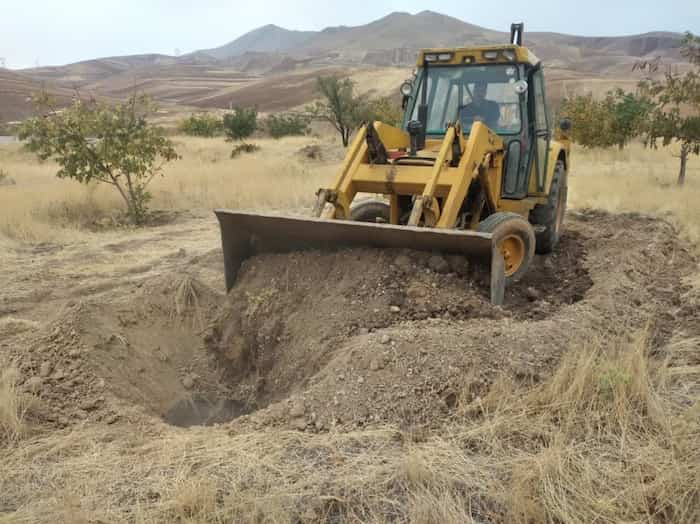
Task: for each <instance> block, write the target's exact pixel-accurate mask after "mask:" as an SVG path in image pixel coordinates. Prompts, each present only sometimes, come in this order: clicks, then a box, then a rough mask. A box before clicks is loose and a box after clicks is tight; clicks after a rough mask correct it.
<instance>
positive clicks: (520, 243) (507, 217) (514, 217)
mask: <svg viewBox="0 0 700 524" xmlns="http://www.w3.org/2000/svg"><path fill="white" fill-rule="evenodd" d="M477 231H479V232H481V233H491V234H492V235H493V238H494V242H495V243H496V245H497V246H498V248H499V249H500V251H501V254H502V255H503V262H504V265H505V268H504V269H505V274H506V284H510V283H512V282H517V281H518V280H520V278H521V277H522V276H523V275H524V274H525V273H526V272H527V270H528V268H529V267H530V263H531V262H532V259H533V257H534V256H535V231H534V230H533V229H532V226H531V225H530V223H529V222H528V221H527V220H525V219H524V218H523V217H522V216H520V215H518V214H517V213H494V214H493V215H490V216H489V217H487V218H486V220H483V221H482V222H479V226H478V228H477Z"/></svg>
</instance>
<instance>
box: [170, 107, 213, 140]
mask: <svg viewBox="0 0 700 524" xmlns="http://www.w3.org/2000/svg"><path fill="white" fill-rule="evenodd" d="M178 130H179V131H180V132H181V133H184V134H185V135H190V136H201V137H206V138H211V137H214V136H217V135H220V134H221V133H223V131H224V123H223V121H222V120H221V119H220V118H218V117H217V116H215V115H212V114H209V113H201V114H194V115H191V116H190V117H189V118H185V119H184V120H181V121H180V124H179V125H178Z"/></svg>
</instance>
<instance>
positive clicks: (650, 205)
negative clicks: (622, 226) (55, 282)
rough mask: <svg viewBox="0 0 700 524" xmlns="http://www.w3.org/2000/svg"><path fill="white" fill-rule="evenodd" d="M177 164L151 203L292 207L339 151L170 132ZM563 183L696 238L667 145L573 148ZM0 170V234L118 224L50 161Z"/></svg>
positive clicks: (574, 193) (325, 179)
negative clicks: (1, 179) (237, 145)
mask: <svg viewBox="0 0 700 524" xmlns="http://www.w3.org/2000/svg"><path fill="white" fill-rule="evenodd" d="M175 141H176V142H177V145H178V149H179V151H180V152H181V154H182V157H183V158H182V160H180V161H178V162H174V163H172V164H170V165H168V166H167V170H166V176H165V177H163V178H159V179H156V180H155V181H154V183H153V185H152V188H151V190H152V193H153V197H154V200H153V203H152V205H153V207H154V208H157V209H174V210H188V209H201V210H210V209H212V208H215V207H230V208H239V209H268V210H284V211H290V210H293V211H299V210H300V209H302V208H305V207H308V206H309V205H311V203H312V200H313V198H314V193H315V191H316V189H318V187H320V186H321V185H324V184H328V183H329V182H330V181H331V180H332V177H333V176H334V175H335V171H336V166H337V164H338V163H339V160H338V159H339V155H342V151H341V150H340V148H339V146H338V145H337V143H336V141H335V140H333V138H332V137H330V138H326V139H323V140H322V142H323V143H324V149H326V150H330V151H331V157H330V159H329V160H327V161H325V162H316V161H311V160H308V159H302V158H301V157H299V156H298V155H297V154H296V153H297V151H298V150H299V149H301V148H302V147H303V146H304V145H306V144H308V143H310V142H318V140H315V139H310V138H306V137H288V138H284V139H282V140H272V139H259V140H255V142H256V143H257V144H259V145H261V146H262V149H261V150H260V151H259V152H257V153H253V154H245V155H242V156H241V157H239V158H235V159H231V158H229V155H230V151H231V144H229V143H226V142H224V141H223V140H221V139H205V138H192V137H176V138H175ZM572 159H573V167H572V176H571V179H570V195H569V198H570V204H571V205H572V206H573V207H594V208H601V209H605V210H608V211H612V212H628V211H636V212H642V213H654V214H659V215H663V216H668V217H670V218H672V219H673V220H675V221H676V222H677V223H679V224H681V225H682V226H683V227H684V228H685V231H686V232H687V234H688V237H689V238H690V240H692V241H693V242H695V243H698V242H700V208H698V206H697V205H696V202H698V201H700V159H698V158H697V157H691V159H690V161H689V168H688V176H687V183H686V186H685V187H684V188H678V187H676V186H675V178H676V173H677V169H678V159H677V158H674V157H673V156H672V151H671V150H669V149H661V150H657V151H654V150H648V149H644V148H643V147H642V146H641V145H639V144H633V145H631V146H630V147H628V148H627V149H625V150H623V151H617V150H607V151H600V150H584V149H581V148H576V149H575V151H574V153H573V156H572ZM0 168H1V169H3V171H5V172H7V173H8V175H9V176H12V178H14V179H15V181H16V182H17V184H16V185H13V186H3V187H0V207H2V209H3V213H2V215H0V235H4V236H6V237H10V238H13V239H18V240H23V241H39V242H40V241H46V240H55V239H62V238H66V239H68V238H73V237H75V234H76V232H75V230H76V229H89V228H93V227H95V226H100V225H110V224H112V223H116V222H118V220H119V215H120V214H121V212H122V203H121V201H120V199H119V197H118V196H117V195H116V194H115V193H114V192H112V191H110V189H111V188H108V187H96V186H89V187H84V186H81V185H79V184H77V183H75V182H72V181H69V180H58V179H56V178H55V177H54V176H53V175H54V173H55V169H56V167H55V166H54V165H53V164H50V163H48V164H39V163H38V162H37V161H36V160H35V159H34V158H33V157H32V156H31V155H29V154H27V153H25V152H23V151H22V150H21V149H20V148H19V147H18V146H17V145H5V146H2V147H0Z"/></svg>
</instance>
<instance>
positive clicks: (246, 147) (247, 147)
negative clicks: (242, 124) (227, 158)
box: [231, 142, 260, 158]
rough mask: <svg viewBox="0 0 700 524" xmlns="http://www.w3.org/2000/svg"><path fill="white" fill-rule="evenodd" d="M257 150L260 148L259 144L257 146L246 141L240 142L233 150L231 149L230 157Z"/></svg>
mask: <svg viewBox="0 0 700 524" xmlns="http://www.w3.org/2000/svg"><path fill="white" fill-rule="evenodd" d="M259 150H260V146H258V145H256V144H247V143H245V142H243V143H242V144H239V145H237V146H236V147H234V148H233V150H232V151H231V158H236V157H237V156H239V155H240V154H241V153H255V152H256V151H259Z"/></svg>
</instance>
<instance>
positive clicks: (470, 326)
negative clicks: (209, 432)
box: [207, 212, 693, 431]
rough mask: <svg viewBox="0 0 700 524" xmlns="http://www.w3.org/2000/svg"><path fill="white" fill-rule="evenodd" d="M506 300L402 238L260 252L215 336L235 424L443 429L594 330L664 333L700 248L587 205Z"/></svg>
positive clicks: (532, 376)
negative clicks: (240, 411)
mask: <svg viewBox="0 0 700 524" xmlns="http://www.w3.org/2000/svg"><path fill="white" fill-rule="evenodd" d="M572 218H573V219H572V220H570V223H569V228H568V229H567V232H566V234H565V236H564V238H563V240H562V243H561V245H560V247H559V249H558V250H557V252H556V253H555V254H553V255H552V256H549V257H538V258H537V260H536V261H535V264H534V267H533V269H532V271H530V273H529V275H528V277H527V278H525V279H524V280H523V281H521V282H520V283H518V284H517V285H514V286H512V287H511V288H510V289H509V290H508V293H507V297H506V304H505V305H504V306H503V307H494V306H492V305H491V304H490V303H489V301H488V297H487V289H488V288H487V285H486V278H487V275H486V274H485V273H484V272H483V271H482V270H480V269H479V268H477V267H470V266H469V264H468V262H467V261H466V260H465V259H463V258H461V257H449V258H444V257H441V256H439V255H431V254H426V253H417V252H410V251H400V250H398V251H396V250H370V249H349V250H341V251H338V252H333V253H322V252H313V251H312V252H304V253H295V254H291V255H269V254H268V255H262V256H258V257H255V258H253V259H250V260H249V261H247V262H246V263H245V265H244V267H243V268H242V271H241V274H240V276H239V280H238V282H237V285H236V286H235V288H234V289H233V290H232V292H231V293H230V295H229V297H228V299H227V301H226V303H225V305H224V306H223V308H222V312H221V314H220V316H219V318H218V320H217V321H216V323H215V325H214V326H213V327H212V329H211V330H210V332H209V333H208V334H207V343H208V346H209V347H210V348H211V350H212V351H213V352H214V353H215V354H216V355H218V358H219V361H220V362H221V363H222V366H223V367H224V368H225V369H226V370H227V371H226V377H227V382H228V383H229V384H231V385H232V387H233V391H234V396H235V398H236V400H237V402H240V403H242V404H245V405H247V406H249V409H248V410H249V411H251V412H254V413H252V414H251V415H250V416H248V417H243V418H242V419H239V420H238V421H237V422H236V423H235V424H234V428H235V427H236V426H237V425H239V424H240V425H247V424H253V425H254V426H260V425H268V424H281V425H291V426H292V427H295V428H298V429H306V430H315V431H325V430H329V429H350V428H356V427H362V426H368V425H375V424H385V423H396V424H399V425H403V426H409V427H413V426H436V425H440V424H442V423H444V422H445V420H447V419H449V418H451V417H452V416H453V415H454V414H455V413H456V412H457V411H458V408H459V411H460V412H464V410H465V409H466V410H469V409H471V408H474V409H476V408H475V406H476V405H478V402H479V399H480V397H482V396H483V395H484V394H486V393H487V392H488V390H489V388H490V386H491V384H493V382H494V381H495V380H498V379H499V378H502V377H506V378H507V379H510V380H516V381H526V382H536V381H538V380H540V379H541V377H542V376H543V375H544V374H546V373H548V371H549V370H551V369H552V368H553V367H554V366H555V365H556V364H557V362H558V361H559V358H560V356H561V354H562V353H563V352H564V351H565V350H567V349H568V348H571V347H572V346H573V347H576V346H579V347H580V346H581V345H583V344H586V343H595V341H592V340H590V334H591V333H601V334H602V335H601V336H603V337H606V338H609V337H621V338H624V337H627V336H629V335H630V334H631V333H632V332H634V331H636V330H639V329H643V328H644V327H645V326H646V325H647V323H651V324H650V325H651V327H650V328H649V329H650V331H651V333H650V336H651V337H652V338H653V340H654V345H655V346H656V347H661V346H663V344H664V342H665V341H666V338H667V336H668V334H669V333H670V331H671V330H672V329H673V326H674V324H675V323H676V321H677V320H678V316H684V315H688V314H692V312H687V311H686V312H683V311H682V308H680V306H681V301H680V297H681V295H682V293H683V291H684V286H683V284H682V277H683V275H684V274H685V273H686V272H688V271H689V268H692V267H693V263H692V255H691V254H690V253H689V252H688V250H687V249H685V248H684V247H683V246H682V244H681V243H680V242H679V241H678V239H677V236H676V232H675V231H674V230H673V228H672V227H671V226H670V225H669V224H667V223H665V222H661V221H658V220H655V219H651V218H648V217H641V216H609V215H605V214H600V213H593V212H587V213H581V214H577V215H575V217H572Z"/></svg>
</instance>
